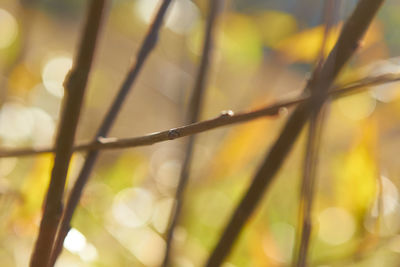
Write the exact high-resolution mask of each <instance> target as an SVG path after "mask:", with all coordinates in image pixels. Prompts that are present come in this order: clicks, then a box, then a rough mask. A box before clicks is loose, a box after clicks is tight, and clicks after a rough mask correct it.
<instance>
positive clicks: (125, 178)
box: [100, 153, 146, 193]
mask: <svg viewBox="0 0 400 267" xmlns="http://www.w3.org/2000/svg"><path fill="white" fill-rule="evenodd" d="M144 163H145V162H144V159H143V157H141V156H140V155H133V154H129V153H126V154H123V155H121V156H120V157H119V158H118V159H117V160H116V162H114V164H113V165H111V166H110V165H108V166H106V167H105V168H103V169H102V170H100V173H101V176H102V177H104V179H105V180H104V183H105V184H107V185H108V186H109V187H110V189H111V190H113V192H114V193H117V192H119V191H121V190H122V189H125V188H128V187H131V186H133V185H134V184H138V183H140V181H142V180H143V179H144V178H145V177H146V175H145V173H144V168H142V167H143V164H144Z"/></svg>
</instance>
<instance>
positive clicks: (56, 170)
mask: <svg viewBox="0 0 400 267" xmlns="http://www.w3.org/2000/svg"><path fill="white" fill-rule="evenodd" d="M104 6H105V0H92V1H91V2H90V5H89V8H88V15H87V18H86V24H85V28H84V31H83V34H82V39H81V43H80V46H79V49H78V55H77V57H76V61H75V63H74V66H73V68H72V70H71V72H70V73H69V76H68V78H67V79H66V82H65V89H66V90H65V98H64V103H63V111H62V115H61V122H60V125H59V128H58V134H57V138H56V144H55V147H56V154H55V159H54V165H53V170H52V173H51V181H50V186H49V188H48V191H47V196H46V200H45V204H44V212H43V217H42V221H41V223H40V230H39V236H38V239H37V241H36V244H35V248H34V251H33V254H32V258H31V263H30V265H31V266H32V267H45V266H48V264H49V260H50V255H51V248H52V246H53V242H54V239H55V237H56V233H57V227H58V223H59V221H60V219H61V215H62V210H63V207H62V206H63V203H62V202H63V201H62V200H63V194H64V187H65V180H66V176H67V172H68V166H69V162H70V158H71V154H72V146H73V143H74V139H75V132H76V128H77V125H78V121H79V115H80V111H81V107H82V102H83V98H84V93H85V88H86V84H87V81H88V77H89V73H90V69H91V66H92V61H93V57H94V52H95V48H96V44H97V37H98V33H99V29H100V24H101V19H102V15H103V11H104Z"/></svg>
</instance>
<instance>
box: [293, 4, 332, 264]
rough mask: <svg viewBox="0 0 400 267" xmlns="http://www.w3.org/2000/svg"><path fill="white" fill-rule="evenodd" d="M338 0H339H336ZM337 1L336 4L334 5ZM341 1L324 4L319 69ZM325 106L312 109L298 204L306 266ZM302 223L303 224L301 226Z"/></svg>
mask: <svg viewBox="0 0 400 267" xmlns="http://www.w3.org/2000/svg"><path fill="white" fill-rule="evenodd" d="M336 1H337V0H336ZM335 4H336V6H335ZM338 7H339V4H337V2H335V0H326V1H325V5H324V21H325V23H324V24H325V27H324V28H325V29H324V36H323V41H322V45H321V50H320V54H319V58H318V60H317V66H316V70H315V71H316V73H318V72H319V71H320V70H321V69H320V68H321V66H322V64H323V62H324V52H325V49H326V42H327V39H328V36H329V33H330V30H331V27H332V25H333V20H334V17H335V14H336V11H337V10H338ZM324 115H325V113H324V108H321V110H317V109H315V110H312V114H311V118H310V124H309V128H308V136H307V143H306V149H305V153H306V154H305V158H304V168H303V179H302V184H301V191H300V205H299V229H300V227H301V230H299V235H298V239H297V241H296V244H298V245H296V248H298V250H296V252H297V256H296V257H295V258H296V262H294V266H297V267H305V266H307V261H308V260H307V259H308V250H309V247H310V237H311V232H312V224H313V222H312V206H313V200H314V191H315V180H316V172H317V164H318V150H319V146H320V138H321V132H322V127H323V122H324V118H325V116H324ZM300 225H301V226H300Z"/></svg>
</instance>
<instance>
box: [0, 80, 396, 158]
mask: <svg viewBox="0 0 400 267" xmlns="http://www.w3.org/2000/svg"><path fill="white" fill-rule="evenodd" d="M398 81H400V75H398V74H384V75H379V76H376V77H369V78H365V79H361V80H359V81H355V82H352V83H350V84H347V85H344V86H343V87H335V88H332V90H331V91H330V92H329V93H328V95H329V96H330V97H331V98H333V100H335V99H338V98H340V97H343V96H346V95H350V94H354V93H357V92H360V91H364V90H366V89H368V88H369V87H371V86H377V85H381V84H387V83H393V82H398ZM310 99H311V97H309V96H300V97H296V98H294V99H292V100H288V101H281V102H278V103H276V104H272V105H268V106H265V107H263V108H260V109H256V110H253V111H249V112H241V113H236V114H235V115H234V113H233V111H230V110H229V111H223V112H222V113H221V115H220V116H218V117H216V118H213V119H209V120H205V121H202V122H197V123H192V124H189V125H185V126H181V127H177V128H172V129H169V130H164V131H161V132H155V133H150V134H147V135H143V136H138V137H131V138H120V139H118V138H114V137H109V138H98V139H97V141H92V142H86V143H82V144H80V145H77V146H75V147H74V148H73V150H74V151H75V152H77V151H87V150H111V149H126V148H132V147H138V146H149V145H153V144H156V143H160V142H165V141H170V140H175V139H178V138H182V137H186V136H190V135H194V134H199V133H203V132H206V131H209V130H213V129H216V128H219V127H223V126H229V125H232V124H237V123H244V122H249V121H252V120H255V119H259V118H263V117H270V116H272V117H276V116H278V115H279V110H281V109H282V108H290V107H292V106H295V105H298V104H301V103H305V102H308V101H310ZM54 152H55V150H54V149H53V148H50V147H47V148H23V149H2V150H0V158H7V157H8V158H9V157H25V156H34V155H38V154H46V153H54Z"/></svg>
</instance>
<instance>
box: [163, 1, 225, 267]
mask: <svg viewBox="0 0 400 267" xmlns="http://www.w3.org/2000/svg"><path fill="white" fill-rule="evenodd" d="M208 5H209V14H208V17H207V26H206V31H205V37H204V43H203V50H202V56H201V62H200V66H199V70H198V73H197V77H196V81H195V85H194V89H193V92H192V96H191V99H190V103H189V112H188V115H187V123H195V122H196V121H198V119H199V114H200V112H201V105H202V102H203V98H204V91H205V87H206V83H207V78H208V71H209V65H210V60H211V58H212V50H213V45H214V30H215V22H216V19H217V16H218V14H219V11H220V9H221V6H222V1H221V0H210V1H209V4H208ZM194 142H195V140H194V135H192V136H190V138H189V141H188V144H187V147H186V155H185V159H184V161H183V166H182V169H181V173H180V177H179V183H178V186H177V189H176V192H175V209H174V210H173V211H172V213H171V218H170V223H169V228H168V230H167V235H166V249H165V255H164V260H163V263H162V266H163V267H167V266H169V265H170V262H169V260H170V254H171V249H172V241H173V234H174V230H175V227H176V225H177V224H178V220H179V217H180V213H181V210H182V205H183V200H184V191H185V188H186V184H187V182H188V180H189V173H190V166H191V163H192V158H193V151H194Z"/></svg>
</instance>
